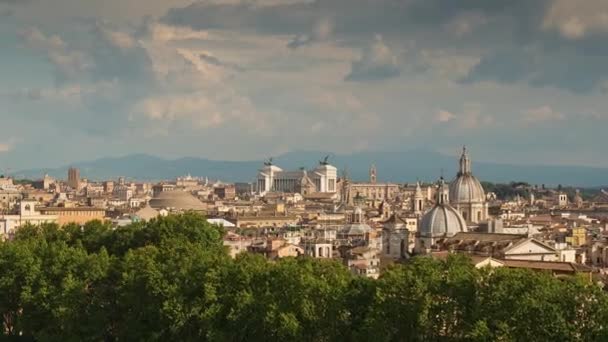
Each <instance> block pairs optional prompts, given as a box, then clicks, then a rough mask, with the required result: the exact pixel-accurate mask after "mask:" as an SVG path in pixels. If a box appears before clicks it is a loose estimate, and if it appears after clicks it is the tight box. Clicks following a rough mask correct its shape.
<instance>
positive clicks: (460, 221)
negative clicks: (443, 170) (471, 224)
mask: <svg viewBox="0 0 608 342" xmlns="http://www.w3.org/2000/svg"><path fill="white" fill-rule="evenodd" d="M466 231H467V224H466V221H465V220H464V218H463V217H462V215H460V213H459V212H458V211H457V210H456V209H454V208H453V207H452V206H450V205H449V204H448V192H447V189H445V185H444V183H443V179H442V180H441V181H440V183H439V189H438V192H437V203H436V204H435V207H434V208H433V209H431V210H430V211H428V212H427V213H426V214H424V216H423V217H422V220H421V221H420V228H419V233H420V236H425V237H439V236H448V237H449V236H452V235H454V234H456V233H459V232H466Z"/></svg>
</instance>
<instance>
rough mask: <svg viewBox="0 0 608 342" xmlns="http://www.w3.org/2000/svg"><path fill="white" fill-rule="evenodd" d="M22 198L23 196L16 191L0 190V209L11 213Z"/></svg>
mask: <svg viewBox="0 0 608 342" xmlns="http://www.w3.org/2000/svg"><path fill="white" fill-rule="evenodd" d="M22 198H23V195H22V194H21V192H20V191H18V190H16V189H10V188H9V189H0V209H1V210H2V211H4V212H7V211H10V210H11V209H13V208H14V207H15V206H16V205H17V204H18V203H19V201H21V199H22Z"/></svg>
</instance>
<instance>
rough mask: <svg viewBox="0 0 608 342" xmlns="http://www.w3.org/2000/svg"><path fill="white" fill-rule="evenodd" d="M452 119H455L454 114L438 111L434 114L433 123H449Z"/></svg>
mask: <svg viewBox="0 0 608 342" xmlns="http://www.w3.org/2000/svg"><path fill="white" fill-rule="evenodd" d="M454 118H456V115H454V113H451V112H448V111H447V110H442V109H440V110H438V111H437V113H436V114H435V121H436V122H441V123H443V122H449V121H452V120H454Z"/></svg>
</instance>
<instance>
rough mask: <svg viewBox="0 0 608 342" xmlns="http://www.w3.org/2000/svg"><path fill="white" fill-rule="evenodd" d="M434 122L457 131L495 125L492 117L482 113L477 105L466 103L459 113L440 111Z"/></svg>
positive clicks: (480, 107)
mask: <svg viewBox="0 0 608 342" xmlns="http://www.w3.org/2000/svg"><path fill="white" fill-rule="evenodd" d="M434 122H435V123H439V124H442V125H447V126H446V128H455V129H457V130H459V131H462V130H469V131H470V130H474V129H478V128H481V127H487V126H490V125H492V124H494V123H495V120H494V118H493V117H491V116H489V115H485V114H483V113H482V105H481V104H479V103H467V104H465V105H464V106H463V109H462V110H461V111H459V112H450V111H447V110H443V109H440V110H438V111H437V112H436V113H435V116H434Z"/></svg>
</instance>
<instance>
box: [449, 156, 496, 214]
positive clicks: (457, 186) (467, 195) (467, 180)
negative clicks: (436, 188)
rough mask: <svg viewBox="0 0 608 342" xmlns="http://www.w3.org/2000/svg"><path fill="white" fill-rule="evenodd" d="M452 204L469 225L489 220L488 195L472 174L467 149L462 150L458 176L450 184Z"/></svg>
mask: <svg viewBox="0 0 608 342" xmlns="http://www.w3.org/2000/svg"><path fill="white" fill-rule="evenodd" d="M450 204H451V205H452V206H453V207H454V208H455V209H456V210H458V211H459V212H460V214H461V215H462V217H463V218H464V219H465V221H467V222H469V223H473V224H478V223H480V222H483V221H485V220H487V219H488V202H487V200H486V194H485V191H484V190H483V187H482V186H481V183H480V182H479V180H478V179H477V178H475V176H473V174H472V172H471V160H470V159H469V156H468V154H467V149H466V148H465V147H463V148H462V155H461V156H460V169H459V171H458V174H457V175H456V178H455V179H454V180H453V181H452V182H451V183H450Z"/></svg>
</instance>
